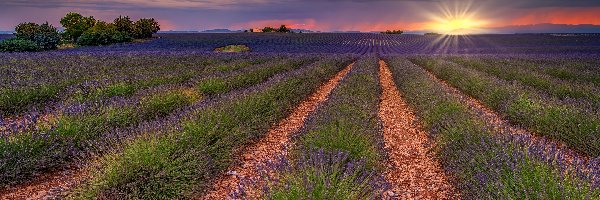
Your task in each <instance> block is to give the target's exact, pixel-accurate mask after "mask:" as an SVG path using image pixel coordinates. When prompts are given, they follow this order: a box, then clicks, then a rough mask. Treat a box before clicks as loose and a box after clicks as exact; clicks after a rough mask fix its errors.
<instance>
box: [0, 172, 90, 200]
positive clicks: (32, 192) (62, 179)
mask: <svg viewBox="0 0 600 200" xmlns="http://www.w3.org/2000/svg"><path fill="white" fill-rule="evenodd" d="M86 177H87V176H86V175H85V171H84V170H82V169H81V168H71V169H67V170H61V171H56V172H51V173H47V174H43V175H41V176H39V177H37V178H35V180H33V181H31V182H28V183H25V184H21V185H16V186H13V187H10V188H6V189H2V190H0V199H1V200H9V199H10V200H18V199H61V197H63V195H65V192H66V191H68V190H69V189H71V188H74V187H75V186H77V185H78V184H80V183H81V182H82V181H84V180H85V179H86Z"/></svg>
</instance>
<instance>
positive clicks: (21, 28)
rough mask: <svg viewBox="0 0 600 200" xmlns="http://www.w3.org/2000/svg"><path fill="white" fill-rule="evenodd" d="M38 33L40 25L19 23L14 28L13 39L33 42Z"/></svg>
mask: <svg viewBox="0 0 600 200" xmlns="http://www.w3.org/2000/svg"><path fill="white" fill-rule="evenodd" d="M39 31H40V25H39V24H36V23H32V22H26V23H20V24H19V25H17V27H15V37H17V38H19V39H26V40H33V36H35V34H36V33H38V32H39Z"/></svg>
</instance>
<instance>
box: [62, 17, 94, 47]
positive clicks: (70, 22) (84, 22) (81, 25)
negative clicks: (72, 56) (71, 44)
mask: <svg viewBox="0 0 600 200" xmlns="http://www.w3.org/2000/svg"><path fill="white" fill-rule="evenodd" d="M60 24H61V25H62V26H63V27H64V28H65V32H64V35H65V37H66V38H69V39H71V40H73V41H77V39H78V38H79V36H81V35H82V34H83V32H85V31H87V30H88V29H90V28H92V27H93V26H94V25H95V24H96V19H94V17H93V16H89V17H84V16H82V15H81V14H79V13H73V12H70V13H68V14H67V15H66V16H65V17H63V18H62V19H61V20H60Z"/></svg>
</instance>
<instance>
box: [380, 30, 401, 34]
mask: <svg viewBox="0 0 600 200" xmlns="http://www.w3.org/2000/svg"><path fill="white" fill-rule="evenodd" d="M381 33H383V34H396V35H400V34H402V33H404V31H402V30H387V31H385V32H381Z"/></svg>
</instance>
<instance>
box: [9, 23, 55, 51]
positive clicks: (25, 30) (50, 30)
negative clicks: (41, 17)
mask: <svg viewBox="0 0 600 200" xmlns="http://www.w3.org/2000/svg"><path fill="white" fill-rule="evenodd" d="M15 36H16V37H17V38H18V39H21V40H30V41H33V42H35V43H37V45H38V47H39V48H40V49H42V50H50V49H56V48H57V46H58V44H59V43H60V34H59V33H58V30H56V27H54V26H52V25H50V24H49V23H48V22H46V23H43V24H42V25H39V24H36V23H31V22H28V23H21V24H19V25H17V27H15Z"/></svg>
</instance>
